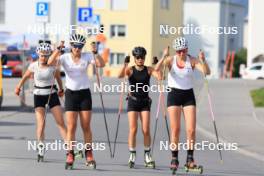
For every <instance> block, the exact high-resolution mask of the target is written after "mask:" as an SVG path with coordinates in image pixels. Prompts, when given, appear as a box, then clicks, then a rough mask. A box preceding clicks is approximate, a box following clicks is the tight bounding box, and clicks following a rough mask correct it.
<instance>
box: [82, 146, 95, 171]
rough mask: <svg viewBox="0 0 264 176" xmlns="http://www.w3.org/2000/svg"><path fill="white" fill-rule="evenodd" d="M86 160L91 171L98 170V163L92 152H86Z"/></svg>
mask: <svg viewBox="0 0 264 176" xmlns="http://www.w3.org/2000/svg"><path fill="white" fill-rule="evenodd" d="M85 158H86V166H88V167H89V168H91V169H96V162H95V160H94V157H93V151H92V150H86V151H85Z"/></svg>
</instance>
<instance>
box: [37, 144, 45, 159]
mask: <svg viewBox="0 0 264 176" xmlns="http://www.w3.org/2000/svg"><path fill="white" fill-rule="evenodd" d="M37 151H38V158H37V161H38V162H44V154H45V148H44V144H43V143H39V144H38V148H37Z"/></svg>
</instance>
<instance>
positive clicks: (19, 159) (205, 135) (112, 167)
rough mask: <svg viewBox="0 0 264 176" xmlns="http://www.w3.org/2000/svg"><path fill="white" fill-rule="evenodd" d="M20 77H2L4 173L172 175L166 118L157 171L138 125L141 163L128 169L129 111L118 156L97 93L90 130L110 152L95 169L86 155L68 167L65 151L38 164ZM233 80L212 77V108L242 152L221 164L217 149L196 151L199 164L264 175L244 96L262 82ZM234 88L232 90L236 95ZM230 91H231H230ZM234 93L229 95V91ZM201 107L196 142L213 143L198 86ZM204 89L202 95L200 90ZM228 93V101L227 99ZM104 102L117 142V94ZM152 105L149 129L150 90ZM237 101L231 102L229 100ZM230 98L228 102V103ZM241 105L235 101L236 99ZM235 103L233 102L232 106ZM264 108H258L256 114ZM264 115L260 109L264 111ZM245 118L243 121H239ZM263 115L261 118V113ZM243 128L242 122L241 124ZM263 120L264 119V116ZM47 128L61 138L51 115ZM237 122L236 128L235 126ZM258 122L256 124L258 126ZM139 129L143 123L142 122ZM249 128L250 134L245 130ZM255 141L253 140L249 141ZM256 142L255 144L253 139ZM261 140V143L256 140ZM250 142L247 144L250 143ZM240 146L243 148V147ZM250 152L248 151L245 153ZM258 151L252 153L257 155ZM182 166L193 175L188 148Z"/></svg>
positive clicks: (208, 171)
mask: <svg viewBox="0 0 264 176" xmlns="http://www.w3.org/2000/svg"><path fill="white" fill-rule="evenodd" d="M17 81H18V79H4V85H3V86H4V102H3V107H2V109H1V111H0V143H1V145H0V175H1V176H36V175H38V176H42V175H43V176H44V175H45V176H47V175H67V176H71V175H72V176H76V175H78V176H82V175H85V176H87V175H116V176H119V175H120V176H121V175H122V176H123V175H131V176H132V175H133V176H136V175H170V174H171V171H170V170H169V165H170V152H169V151H167V150H159V148H160V141H167V133H166V130H165V124H164V119H163V118H162V117H161V116H160V117H159V125H158V132H157V137H156V143H155V150H154V158H155V160H156V169H155V170H153V169H146V168H144V164H143V163H144V161H143V139H142V134H141V130H140V128H139V129H138V135H137V161H136V168H135V169H129V168H128V166H127V161H128V156H129V153H128V148H127V135H128V121H127V117H126V113H123V114H122V116H121V120H120V128H119V136H118V141H117V142H118V143H117V151H116V156H115V158H114V159H111V158H110V154H109V149H108V146H107V142H106V132H105V127H104V120H103V115H102V109H101V104H100V99H99V95H98V93H94V94H93V95H92V97H93V119H92V129H93V138H94V141H95V142H102V143H106V146H107V147H106V150H104V151H95V152H94V154H95V159H96V161H97V170H89V169H88V168H87V167H86V166H85V164H84V163H85V161H84V159H77V160H76V163H75V165H74V170H65V169H64V163H65V152H64V151H47V153H46V155H45V162H43V163H38V162H37V161H36V155H37V154H36V152H34V151H28V150H27V147H28V141H34V140H35V117H34V111H33V108H32V105H33V102H32V94H31V93H30V92H27V97H26V102H27V104H28V106H29V107H27V108H21V107H20V104H19V99H18V98H17V97H15V96H14V95H13V89H14V86H15V84H16V83H17ZM119 82H120V81H119V80H116V79H106V80H104V83H105V84H108V83H109V84H110V83H111V84H117V83H119ZM246 83H247V84H246V85H247V87H242V86H241V85H245V82H244V81H241V80H234V81H231V80H229V81H219V80H212V81H209V85H210V90H211V92H212V100H213V108H214V112H215V117H216V121H217V122H218V123H217V125H218V130H219V134H220V137H221V139H224V140H225V141H228V142H237V143H238V147H239V149H240V150H237V151H223V158H224V162H223V164H221V163H220V161H219V154H218V151H216V150H215V151H210V150H208V149H206V150H203V151H195V159H196V162H197V163H198V164H200V165H203V167H204V174H203V175H212V176H216V175H219V176H220V175H221V176H222V175H223V176H238V175H239V176H240V175H244V176H249V175H250V176H262V175H264V174H263V173H264V161H261V160H259V159H258V158H257V156H259V157H260V158H262V157H263V153H264V152H263V150H264V149H263V144H264V141H263V137H261V135H263V133H262V132H263V128H264V127H262V126H260V125H259V126H258V125H256V124H251V123H253V122H254V121H255V120H254V119H253V117H252V113H251V110H252V111H253V110H254V108H253V107H251V106H252V105H251V102H250V101H251V100H250V98H249V96H248V95H245V92H247V90H248V89H251V88H255V87H260V86H261V85H262V82H255V81H248V82H246ZM232 91H233V93H232ZM227 92H229V93H227ZM230 92H231V93H230ZM196 93H197V97H198V98H197V99H198V100H197V101H198V103H199V105H198V120H197V125H198V128H197V129H198V131H197V142H202V141H210V142H215V139H214V132H213V128H212V122H211V119H210V114H209V113H208V111H207V110H208V101H207V98H206V95H207V94H206V91H205V89H203V88H202V87H201V85H200V87H199V86H198V89H197V91H196ZM200 93H201V94H200ZM236 94H237V95H241V96H238V97H243V99H239V98H238V97H232V96H231V95H236ZM225 96H227V98H228V97H229V99H227V98H224V97H225ZM103 97H104V102H105V107H106V112H107V114H106V115H107V122H108V126H109V131H110V138H111V142H112V145H113V141H114V134H115V128H116V121H117V112H118V109H117V108H118V101H119V94H118V93H104V94H103ZM151 97H152V99H153V104H152V110H153V111H152V118H151V119H152V120H151V124H152V125H151V131H152V134H153V127H154V121H155V113H156V107H157V99H158V94H151ZM231 100H233V102H232V101H231ZM228 102H229V103H228ZM241 102H242V103H243V105H244V106H242V105H240V104H239V105H237V103H241ZM230 103H231V104H230ZM259 111H261V110H258V112H259ZM260 114H261V113H260ZM239 117H241V118H242V120H240V119H239ZM258 118H259V117H258ZM240 121H241V123H243V124H244V126H239V125H238V124H239V122H240ZM260 121H262V119H260ZM46 125H47V127H46V130H45V133H46V141H48V142H52V141H54V140H58V139H60V136H59V132H58V129H57V128H56V125H55V122H54V119H53V118H52V116H51V114H48V116H47V124H46ZM234 125H237V126H234ZM254 125H256V126H254ZM139 127H140V126H139ZM184 130H185V128H184V122H183V123H182V128H181V141H182V142H184V141H185V131H184ZM247 130H248V131H250V133H246V132H245V131H247ZM251 139H252V143H249V142H248V141H250V140H251ZM77 140H78V141H80V142H81V141H82V135H81V131H80V126H79V128H78V132H77ZM254 141H256V142H254ZM257 141H259V142H257ZM247 142H248V143H247ZM241 149H242V150H241ZM247 152H249V153H247ZM250 154H255V155H254V157H252V156H253V155H250ZM179 157H180V170H179V171H178V175H193V174H191V173H188V174H187V173H185V172H184V170H183V165H184V164H185V158H186V152H185V151H180V153H179Z"/></svg>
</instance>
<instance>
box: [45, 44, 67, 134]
mask: <svg viewBox="0 0 264 176" xmlns="http://www.w3.org/2000/svg"><path fill="white" fill-rule="evenodd" d="M63 46H64V41H61V47H63ZM60 52H61V51H60ZM58 65H59V60H58V61H57V63H56V65H55V70H54V73H53V80H52V84H51V88H50V93H49V97H48V101H47V103H46V104H45V113H44V119H43V123H42V126H41V132H40V137H42V135H43V131H44V127H45V123H46V117H47V113H48V106H49V103H50V98H51V94H52V91H53V88H54V85H55V76H56V70H57V67H58Z"/></svg>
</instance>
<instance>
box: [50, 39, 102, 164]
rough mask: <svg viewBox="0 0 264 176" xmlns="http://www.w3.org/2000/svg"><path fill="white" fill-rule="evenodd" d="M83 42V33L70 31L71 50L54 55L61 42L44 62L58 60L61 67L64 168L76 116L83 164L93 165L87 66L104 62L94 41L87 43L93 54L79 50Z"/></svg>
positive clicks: (69, 156)
mask: <svg viewBox="0 0 264 176" xmlns="http://www.w3.org/2000/svg"><path fill="white" fill-rule="evenodd" d="M85 43H86V40H85V37H84V36H82V35H80V34H73V35H72V36H71V38H70V45H71V53H67V54H64V55H62V56H60V57H58V56H59V53H60V49H61V48H62V47H63V45H61V46H60V47H58V50H57V51H56V53H55V54H54V55H53V56H52V57H51V59H50V60H49V61H48V64H54V63H56V62H57V61H59V62H60V64H61V65H62V67H63V68H64V71H65V76H66V82H65V87H66V91H65V111H66V118H67V141H68V147H69V150H68V152H67V159H66V166H65V167H66V169H67V168H68V167H70V168H72V167H73V162H74V151H73V145H72V143H73V141H75V132H76V128H77V120H78V116H80V122H81V127H82V130H83V136H84V142H85V157H86V164H87V165H88V166H90V167H93V168H95V166H96V163H95V160H94V158H93V154H92V131H91V126H90V123H91V115H92V111H91V110H92V98H91V91H90V81H89V78H88V75H87V68H88V65H89V64H91V63H94V64H96V66H97V67H104V65H105V64H104V61H103V59H102V57H101V56H100V55H98V54H97V48H96V45H95V44H94V43H93V44H92V45H91V51H92V53H93V54H91V53H89V54H84V53H82V48H83V47H84V45H85ZM93 55H94V57H93ZM94 59H95V60H94Z"/></svg>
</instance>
